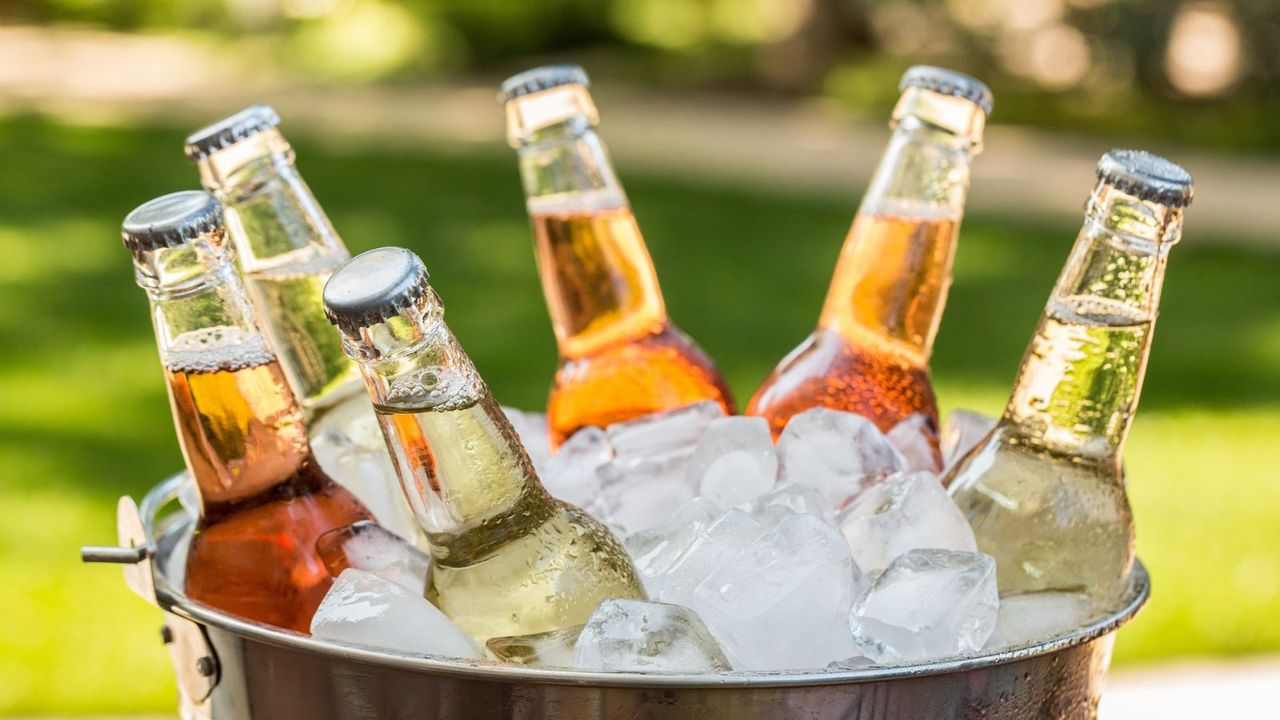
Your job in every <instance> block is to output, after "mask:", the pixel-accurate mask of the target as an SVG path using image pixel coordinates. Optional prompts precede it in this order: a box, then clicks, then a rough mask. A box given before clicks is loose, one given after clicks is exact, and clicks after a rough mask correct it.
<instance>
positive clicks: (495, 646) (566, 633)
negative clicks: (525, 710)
mask: <svg viewBox="0 0 1280 720" xmlns="http://www.w3.org/2000/svg"><path fill="white" fill-rule="evenodd" d="M582 628H583V626H582V625H573V626H570V627H567V628H560V629H558V630H550V631H548V632H542V633H535V634H533V635H513V636H510V637H496V638H490V639H489V641H488V642H486V643H485V647H487V648H489V652H491V653H493V654H494V655H496V656H498V657H499V658H501V659H503V660H506V661H507V662H511V663H517V664H519V665H528V666H529V667H539V668H571V667H573V646H574V643H576V642H577V641H578V634H579V633H581V632H582Z"/></svg>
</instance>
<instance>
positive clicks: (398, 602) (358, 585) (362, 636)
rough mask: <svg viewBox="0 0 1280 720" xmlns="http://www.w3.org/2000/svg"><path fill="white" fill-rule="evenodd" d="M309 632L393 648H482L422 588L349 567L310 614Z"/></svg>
mask: <svg viewBox="0 0 1280 720" xmlns="http://www.w3.org/2000/svg"><path fill="white" fill-rule="evenodd" d="M311 636H312V637H313V638H316V639H318V640H332V641H335V642H340V643H346V644H349V645H362V646H365V647H371V648H377V649H381V650H391V651H395V652H404V653H414V654H423V655H441V656H444V657H454V658H470V659H479V658H482V657H484V653H482V652H481V651H480V648H479V647H477V646H476V644H475V643H474V642H472V641H471V638H469V637H467V634H466V633H464V632H462V629H461V628H459V627H458V626H457V625H455V624H453V622H452V621H451V620H449V618H447V617H445V615H444V613H442V612H440V611H439V610H438V609H436V606H434V605H432V604H431V603H429V602H427V600H426V598H424V597H422V595H421V593H415V592H412V591H410V590H407V589H405V588H404V587H402V586H401V585H399V584H398V583H394V582H392V581H390V580H387V579H385V578H381V577H378V576H377V575H374V574H373V573H368V572H364V571H363V570H356V569H354V568H348V569H346V570H343V571H342V574H341V575H339V576H338V579H337V580H335V581H334V582H333V587H331V588H329V593H328V594H327V595H325V596H324V600H323V601H322V602H321V603H320V607H319V608H318V609H317V610H316V614H315V615H314V616H313V617H312V618H311Z"/></svg>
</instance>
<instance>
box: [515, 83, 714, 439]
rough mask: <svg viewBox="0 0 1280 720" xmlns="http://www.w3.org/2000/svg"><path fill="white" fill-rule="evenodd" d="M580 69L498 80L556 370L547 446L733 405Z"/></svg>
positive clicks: (548, 407) (548, 413)
mask: <svg viewBox="0 0 1280 720" xmlns="http://www.w3.org/2000/svg"><path fill="white" fill-rule="evenodd" d="M587 85H588V80H587V76H586V73H585V72H583V70H582V68H580V67H577V66H576V65H557V66H548V67H540V68H535V69H533V70H529V71H527V72H524V73H521V74H519V75H515V76H513V77H511V78H509V79H508V80H507V81H506V82H504V83H503V84H502V100H503V102H504V104H505V107H506V113H507V139H508V141H509V142H510V144H511V146H512V147H513V148H515V149H516V154H517V155H518V157H519V163H520V177H521V179H522V181H523V183H524V190H525V196H526V198H527V203H528V210H529V217H530V220H531V222H532V224H533V232H534V239H535V242H536V251H537V252H536V255H537V261H538V271H539V273H540V274H541V276H542V289H543V293H544V294H545V295H546V299H547V307H548V309H549V311H550V313H551V320H552V325H553V326H554V329H555V334H556V343H557V345H558V347H559V351H560V367H559V370H558V371H557V373H556V377H555V382H554V384H553V385H552V388H551V394H550V398H549V400H548V402H547V416H548V425H549V430H550V435H551V444H552V447H553V448H554V447H556V446H558V445H559V444H560V443H561V442H563V441H564V440H565V439H566V438H568V437H569V436H570V435H572V434H573V433H574V431H576V430H578V429H579V428H581V427H584V426H587V425H598V426H605V425H609V424H610V423H615V422H620V421H623V420H628V419H631V418H634V417H637V416H640V415H645V414H647V413H653V412H660V411H664V410H673V409H675V408H678V407H682V406H684V405H689V404H692V403H696V402H701V401H704V400H713V401H716V402H718V403H720V404H721V405H722V406H723V407H724V408H725V411H726V412H729V413H732V412H733V409H734V402H733V398H732V397H731V395H730V392H729V387H728V384H727V383H726V382H725V380H724V378H723V377H722V376H721V374H720V371H719V370H717V369H716V367H715V365H714V364H713V363H712V362H711V359H710V358H708V357H707V355H706V354H705V353H704V352H703V351H702V350H701V349H700V348H698V347H697V346H696V345H695V344H694V343H693V341H692V340H690V339H689V338H688V337H687V336H686V335H685V334H684V333H682V332H681V331H680V330H679V329H678V328H677V327H676V326H675V325H674V324H673V323H672V322H671V319H670V318H669V317H667V311H666V306H665V304H664V302H663V299H662V291H661V289H659V287H658V276H657V274H656V273H655V272H654V269H653V261H652V260H651V259H650V258H649V251H648V249H647V248H645V244H644V238H643V236H642V235H641V234H640V228H639V226H638V225H637V224H636V219H635V216H634V215H632V213H631V206H630V204H629V203H628V201H627V196H626V194H625V193H624V192H623V190H622V185H621V184H620V183H619V182H618V178H617V176H616V174H615V173H614V171H613V166H612V164H611V163H610V162H609V157H608V155H607V154H606V152H605V148H604V144H603V143H602V142H601V140H600V137H599V135H597V134H596V130H595V128H596V125H597V124H598V123H599V115H598V114H597V112H596V107H595V104H594V103H593V102H592V100H591V95H590V93H589V92H588V91H587Z"/></svg>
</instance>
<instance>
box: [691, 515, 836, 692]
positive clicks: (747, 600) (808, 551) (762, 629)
mask: <svg viewBox="0 0 1280 720" xmlns="http://www.w3.org/2000/svg"><path fill="white" fill-rule="evenodd" d="M860 575H861V573H859V571H858V568H857V566H856V565H855V564H854V562H853V559H852V558H851V557H850V556H849V548H848V546H847V545H846V544H845V542H844V538H843V537H841V536H840V533H839V532H837V531H836V530H835V529H833V528H831V527H830V526H828V525H827V524H826V523H824V522H822V521H821V520H820V519H818V518H817V517H814V516H812V515H793V516H791V517H789V518H787V519H785V520H783V521H782V522H781V523H779V524H778V526H777V527H775V528H773V529H771V530H769V531H768V532H766V533H764V534H763V535H761V536H760V537H759V538H757V539H756V541H755V542H753V543H752V544H751V545H750V546H749V547H747V548H746V549H745V550H744V551H742V552H740V553H737V554H736V555H734V556H733V557H731V558H729V559H728V560H727V561H726V562H724V563H721V564H720V566H719V567H718V568H716V569H715V570H714V571H713V572H712V573H711V574H710V575H709V576H707V578H706V579H705V580H703V581H702V582H701V583H699V584H698V586H697V587H696V588H695V589H694V591H693V594H692V598H691V600H690V601H689V602H688V606H689V607H690V608H692V609H693V610H694V611H696V612H697V613H698V614H699V615H700V616H701V617H702V619H703V620H704V621H705V622H706V623H707V626H708V627H710V628H711V632H712V634H714V635H715V637H716V638H717V639H719V640H720V644H721V647H723V648H724V650H725V653H726V654H727V655H728V656H729V659H730V661H731V662H732V663H733V666H734V667H735V668H737V669H739V670H788V669H791V670H797V669H808V668H822V667H825V666H826V665H827V664H828V663H830V662H832V661H835V660H840V659H842V658H847V657H849V656H851V655H854V654H856V651H857V648H856V646H855V645H854V643H853V636H852V635H851V634H850V632H849V626H848V617H849V608H850V606H851V605H852V603H853V597H854V591H855V586H856V584H857V582H858V580H859V577H860Z"/></svg>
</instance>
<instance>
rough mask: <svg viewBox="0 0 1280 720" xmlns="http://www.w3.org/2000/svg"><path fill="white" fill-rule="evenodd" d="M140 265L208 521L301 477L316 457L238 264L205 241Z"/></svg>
mask: <svg viewBox="0 0 1280 720" xmlns="http://www.w3.org/2000/svg"><path fill="white" fill-rule="evenodd" d="M135 261H136V269H137V276H138V279H139V283H140V284H141V285H142V286H143V287H144V289H146V291H147V294H148V296H149V298H150V301H151V315H152V323H153V326H154V328H155V333H156V343H157V346H158V348H159V351H160V359H161V362H162V364H163V366H164V368H165V377H166V380H167V383H168V391H169V401H170V408H171V410H172V412H173V418H174V424H175V426H176V428H177V431H178V440H179V444H180V445H181V447H182V453H183V456H184V457H185V459H186V462H187V467H188V468H189V469H190V471H191V474H192V476H193V477H194V478H195V481H196V486H197V488H198V490H199V493H200V497H201V503H202V512H203V513H204V515H205V517H208V516H209V515H210V514H212V513H214V512H216V511H217V510H218V509H220V508H223V507H226V506H229V505H234V504H238V503H243V502H245V501H247V500H249V499H250V498H252V497H254V496H258V495H260V494H262V493H265V492H267V491H269V490H271V489H273V488H276V487H277V486H280V485H282V484H285V483H287V482H289V481H291V480H293V479H295V477H296V476H297V475H298V473H299V471H300V469H302V468H303V466H304V465H305V464H306V463H307V461H308V460H309V459H310V455H311V453H310V448H309V446H308V444H307V437H306V428H305V427H304V425H303V421H302V413H301V411H300V409H299V407H298V403H297V401H296V400H295V398H294V396H293V393H292V392H291V391H290V390H289V387H288V385H287V384H286V382H285V379H284V374H283V371H282V370H281V368H280V364H279V363H278V362H277V360H276V357H275V354H274V353H273V352H272V350H271V347H270V345H269V344H268V343H267V340H266V338H265V337H264V336H263V334H262V332H261V330H260V329H259V327H258V325H257V321H256V318H255V316H254V312H253V307H252V306H251V304H250V303H249V300H248V297H247V296H246V294H245V291H244V287H243V285H242V284H241V281H240V278H239V276H238V275H237V274H236V271H235V267H234V265H233V264H232V262H231V259H230V257H228V256H227V254H226V253H225V252H224V250H223V248H221V247H220V246H219V245H218V244H215V243H209V242H204V241H196V242H195V243H192V244H189V245H183V246H180V247H176V248H164V249H160V250H155V251H147V252H142V253H139V254H137V255H136V256H135Z"/></svg>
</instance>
